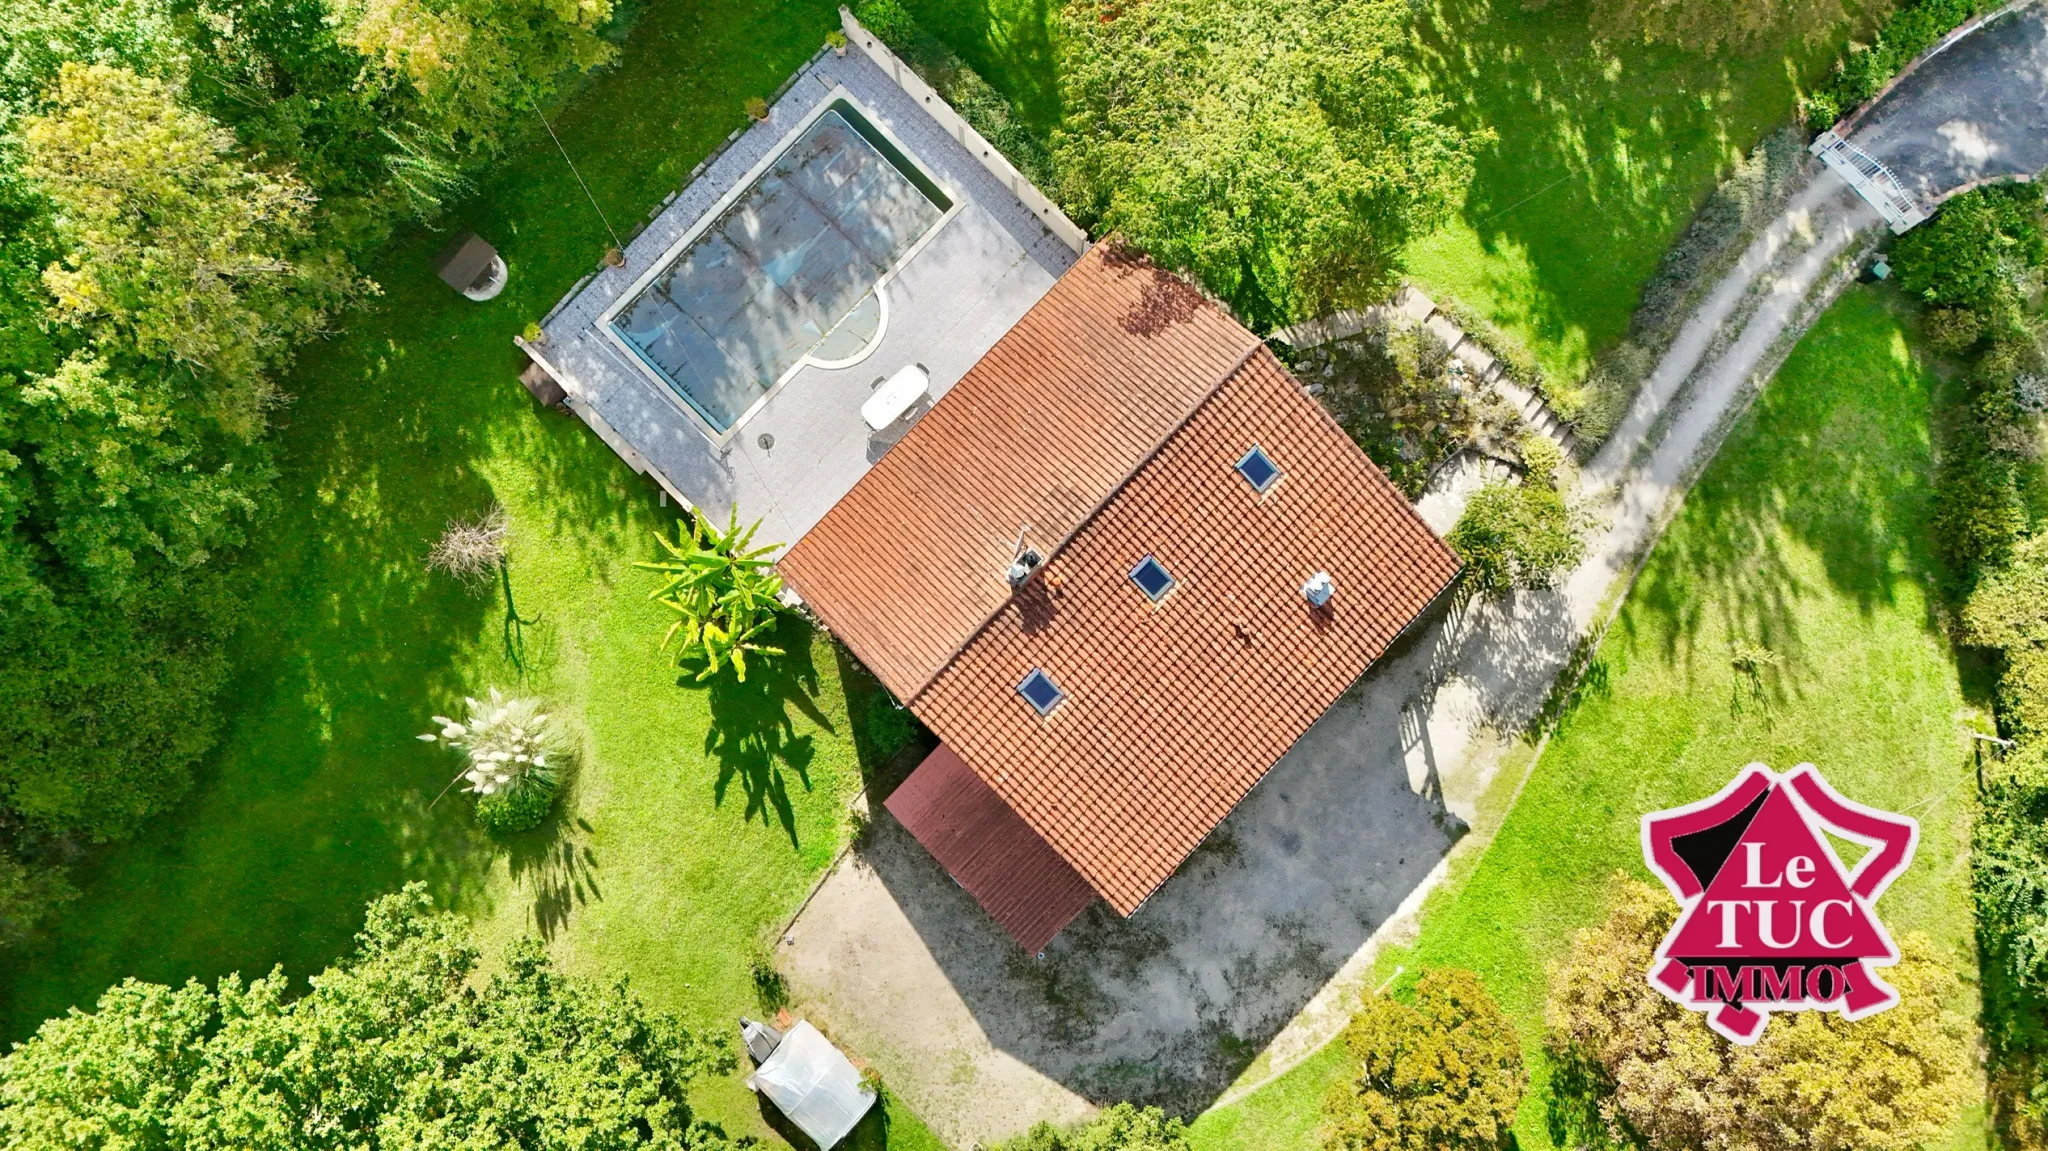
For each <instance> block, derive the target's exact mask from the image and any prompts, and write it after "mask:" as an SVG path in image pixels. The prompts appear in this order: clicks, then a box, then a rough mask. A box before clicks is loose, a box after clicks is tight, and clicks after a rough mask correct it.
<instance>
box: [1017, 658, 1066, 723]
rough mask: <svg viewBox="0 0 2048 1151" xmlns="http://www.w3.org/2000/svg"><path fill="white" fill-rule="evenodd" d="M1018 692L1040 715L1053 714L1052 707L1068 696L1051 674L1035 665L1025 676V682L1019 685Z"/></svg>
mask: <svg viewBox="0 0 2048 1151" xmlns="http://www.w3.org/2000/svg"><path fill="white" fill-rule="evenodd" d="M1017 694H1018V695H1021V696H1023V697H1024V701H1025V702H1026V703H1029V704H1030V705H1031V706H1032V707H1034V708H1036V709H1038V714H1040V715H1051V714H1052V709H1053V708H1056V707H1058V706H1059V705H1060V701H1061V700H1063V699H1065V698H1067V693H1066V692H1063V691H1061V690H1060V685H1058V684H1056V683H1054V682H1053V681H1052V677H1051V676H1049V675H1047V674H1045V672H1043V671H1041V670H1039V669H1038V668H1035V667H1034V668H1032V669H1031V674H1030V675H1027V676H1025V677H1024V682H1022V683H1020V684H1018V685H1017Z"/></svg>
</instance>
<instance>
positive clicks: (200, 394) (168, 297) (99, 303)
mask: <svg viewBox="0 0 2048 1151" xmlns="http://www.w3.org/2000/svg"><path fill="white" fill-rule="evenodd" d="M51 105H52V107H51V110H50V112H49V113H48V114H46V115H42V116H37V117H33V118H31V119H30V120H29V121H28V122H27V124H26V125H25V127H24V129H23V132H22V138H23V140H24V142H25V143H26V145H27V152H26V158H27V166H26V171H27V174H28V175H29V177H30V178H31V179H33V180H35V181H36V182H37V183H38V184H39V185H40V186H41V188H42V190H43V191H44V192H46V193H47V194H48V195H49V197H50V199H51V201H52V202H53V203H54V205H55V207H56V217H55V219H56V230H57V235H58V237H59V240H60V242H61V244H62V247H63V256H62V258H61V260H59V261H58V262H56V263H52V264H51V265H50V266H49V267H48V268H46V269H45V270H44V272H43V282H44V284H45V285H46V286H47V287H48V289H49V291H50V293H51V295H52V296H54V297H55V298H56V310H57V312H58V314H59V315H61V316H63V317H65V318H66V319H68V320H70V321H71V322H72V323H75V324H79V325H81V326H83V325H88V324H89V325H92V326H93V334H94V336H95V342H96V343H98V344H100V345H101V346H103V347H105V346H108V345H109V344H112V345H113V346H115V347H117V348H120V349H122V350H126V351H132V352H133V353H134V354H135V355H136V356H139V357H141V358H143V359H145V360H158V359H162V360H168V361H169V362H170V363H171V364H173V365H175V366H176V367H177V368H178V369H181V370H182V371H184V372H188V373H190V375H191V376H192V377H193V380H194V384H195V391H196V393H197V396H196V398H197V399H198V402H199V404H200V407H201V408H202V410H203V411H204V413H205V414H206V415H207V416H208V417H209V418H210V419H211V420H212V421H213V423H214V424H215V425H217V426H218V427H220V428H221V429H222V430H224V431H226V432H228V433H229V434H231V435H234V436H236V437H238V438H240V439H242V440H245V441H246V440H251V439H254V438H255V437H256V435H257V434H258V433H259V432H261V431H262V429H263V426H264V412H265V409H266V408H267V407H268V406H269V405H270V403H271V401H272V389H271V385H270V383H269V381H268V380H266V379H265V378H264V369H265V368H267V367H269V366H272V365H274V364H275V363H276V362H278V361H279V360H280V359H282V358H283V356H284V355H285V354H287V353H288V352H289V350H290V349H291V347H292V346H293V345H294V344H296V343H297V342H298V341H300V340H303V339H305V338H306V337H308V336H310V335H312V334H314V333H316V332H318V331H320V330H321V327H322V325H323V323H324V320H325V316H326V312H327V310H328V309H329V308H330V307H332V306H333V305H335V304H337V303H338V302H340V301H341V300H342V299H343V298H345V297H346V296H348V295H349V294H350V293H351V292H353V291H356V290H358V289H360V287H361V286H362V285H361V282H360V281H358V280H357V279H356V278H355V277H354V276H353V274H352V273H351V272H350V271H349V270H348V269H347V267H346V265H345V264H342V263H341V262H340V261H338V260H337V259H335V258H331V257H320V256H317V255H313V254H311V253H306V252H303V251H301V250H300V243H299V241H300V240H301V238H302V237H303V235H304V233H305V229H306V220H307V216H308V214H309V213H310V212H311V210H312V207H313V197H312V194H311V193H310V192H309V191H308V190H307V189H306V187H305V185H304V184H302V183H300V182H299V180H298V179H297V178H296V177H295V176H292V175H291V174H290V173H288V172H262V171H258V170H257V169H255V168H254V167H252V166H250V165H249V164H247V163H246V162H244V161H243V160H241V159H240V158H239V157H238V156H237V155H236V153H235V150H234V136H233V134H232V133H229V132H227V131H225V130H223V129H221V128H220V127H219V126H217V125H215V124H214V123H213V122H212V121H211V120H208V119H207V118H206V117H204V116H202V115H200V114H198V113H196V112H193V111H191V110H189V109H187V108H185V107H184V106H183V105H181V104H180V103H179V102H178V100H177V99H176V94H175V93H174V92H173V91H172V90H171V89H170V88H168V87H167V86H166V85H165V84H164V83H163V82H162V81H159V80H154V79H150V78H148V77H144V76H138V75H136V74H135V73H133V72H130V71H127V70H125V69H122V68H115V67H110V66H108V65H104V64H90V65H86V64H78V63H74V62H66V63H65V64H64V66H63V68H62V70H61V71H60V72H59V74H58V79H57V86H56V89H55V91H54V92H53V93H52V95H51ZM300 255H304V256H307V257H309V259H308V261H305V262H298V261H295V260H294V258H293V257H294V256H300Z"/></svg>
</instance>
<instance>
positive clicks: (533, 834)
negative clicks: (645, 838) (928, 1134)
mask: <svg viewBox="0 0 2048 1151" xmlns="http://www.w3.org/2000/svg"><path fill="white" fill-rule="evenodd" d="M570 800H571V796H570V795H569V794H568V793H567V792H566V791H565V793H564V794H563V796H562V798H561V799H560V800H558V801H557V802H556V804H555V806H554V809H553V810H552V811H550V812H548V817H547V818H546V819H544V820H542V821H541V823H540V826H538V827H535V828H532V829H531V830H528V831H521V832H517V833H514V834H512V835H506V836H501V837H499V839H500V842H501V843H503V845H504V847H505V861H506V864H507V866H508V867H509V869H510V870H511V873H512V881H513V883H514V884H515V885H517V887H518V888H519V890H521V891H523V892H527V893H528V894H529V895H530V896H531V898H532V900H533V904H532V907H531V908H530V909H529V912H528V922H529V924H530V925H531V926H532V928H533V930H534V931H536V932H538V933H539V934H540V937H541V938H542V939H546V940H550V941H552V940H553V939H554V938H555V934H556V933H557V932H559V931H561V930H562V929H563V928H564V927H566V926H568V923H569V917H570V916H571V915H573V914H575V912H576V911H577V910H578V909H579V908H582V907H584V906H586V905H588V904H592V903H599V902H602V901H603V899H604V889H603V888H602V887H600V886H598V882H597V871H598V864H597V852H596V851H594V850H593V849H592V848H591V846H590V834H591V832H592V831H593V830H595V829H594V828H592V827H591V826H590V821H589V820H586V819H584V818H583V817H581V816H578V815H572V814H570V813H571V812H572V811H574V810H575V804H573V803H572V802H570Z"/></svg>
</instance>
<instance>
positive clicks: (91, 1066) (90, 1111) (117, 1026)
mask: <svg viewBox="0 0 2048 1151" xmlns="http://www.w3.org/2000/svg"><path fill="white" fill-rule="evenodd" d="M219 1023H220V1011H219V1005H218V1002H217V1000H216V999H215V997H214V995H213V993H212V992H210V991H208V990H207V989H206V988H205V987H202V986H200V985H199V984H198V983H196V982H194V983H187V984H186V985H185V986H183V987H181V988H178V989H176V990H173V989H171V988H169V987H164V986H162V985H160V984H154V983H143V982H140V981H138V980H134V979H129V980H126V981H124V982H122V983H121V984H120V985H119V986H116V987H111V988H109V989H107V991H106V993H105V994H103V995H101V996H100V999H99V1003H98V1005H97V1007H96V1009H95V1010H94V1011H93V1012H92V1013H90V1014H87V1013H85V1012H82V1011H79V1010H77V1009H76V1008H74V1009H73V1010H72V1011H71V1013H70V1014H68V1015H64V1016H60V1017H58V1018H56V1019H52V1020H50V1021H48V1022H46V1023H44V1024H43V1025H42V1027H41V1028H40V1029H38V1030H37V1032H36V1035H35V1038H33V1039H31V1040H29V1041H28V1042H27V1043H24V1044H22V1045H20V1046H18V1047H16V1048H15V1049H14V1052H13V1053H12V1054H10V1055H9V1056H7V1057H6V1058H5V1059H0V1142H4V1143H5V1144H6V1145H7V1146H9V1147H15V1148H21V1149H22V1151H46V1149H47V1151H56V1149H58V1148H67V1149H68V1148H80V1149H87V1148H90V1149H95V1151H98V1149H105V1151H168V1149H169V1148H172V1147H176V1146H178V1145H179V1143H178V1141H177V1140H176V1138H175V1135H174V1134H173V1131H172V1125H173V1113H174V1112H175V1111H176V1110H177V1108H178V1105H179V1103H180V1102H181V1101H182V1100H183V1099H184V1098H185V1097H186V1095H187V1094H188V1093H190V1091H191V1089H192V1084H193V1083H194V1082H195V1081H196V1080H197V1079H198V1078H199V1076H200V1073H201V1069H202V1068H203V1067H204V1066H205V1063H206V1046H207V1036H208V1035H210V1034H212V1032H213V1031H214V1030H215V1029H216V1028H217V1027H218V1026H219Z"/></svg>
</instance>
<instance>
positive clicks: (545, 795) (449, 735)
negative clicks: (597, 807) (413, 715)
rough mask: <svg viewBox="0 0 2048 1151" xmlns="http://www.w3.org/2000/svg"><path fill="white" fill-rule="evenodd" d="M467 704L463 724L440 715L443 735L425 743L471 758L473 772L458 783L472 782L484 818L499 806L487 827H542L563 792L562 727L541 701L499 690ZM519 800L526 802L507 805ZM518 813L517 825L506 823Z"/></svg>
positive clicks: (467, 769)
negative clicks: (490, 807)
mask: <svg viewBox="0 0 2048 1151" xmlns="http://www.w3.org/2000/svg"><path fill="white" fill-rule="evenodd" d="M463 702H464V703H465V704H467V705H468V708H469V711H468V714H467V715H466V716H465V718H464V719H463V720H462V721H460V722H458V721H456V720H453V719H450V718H448V717H447V716H445V715H437V716H435V717H434V722H435V723H438V724H440V725H441V729H440V730H439V731H430V732H427V733H426V734H424V735H422V736H420V738H421V739H422V740H425V741H427V742H428V743H439V744H445V745H447V746H448V747H452V748H454V749H456V750H457V751H460V752H462V753H463V754H464V755H465V756H467V757H468V759H469V766H467V767H465V768H464V769H463V770H462V773H461V774H460V775H458V776H456V779H457V780H463V781H467V782H468V785H469V787H468V790H469V791H471V792H474V793H475V794H476V795H477V796H478V797H479V798H478V811H479V814H480V815H482V814H483V807H484V805H485V804H487V803H493V801H494V800H495V801H497V802H495V803H494V804H493V816H492V817H491V818H486V819H485V822H486V823H487V824H489V825H491V826H492V827H494V828H495V829H497V830H501V831H516V830H522V829H523V828H525V827H532V826H533V825H534V824H536V823H539V822H540V821H541V819H542V818H543V817H545V816H546V815H547V810H548V807H549V806H550V805H551V804H552V803H553V801H554V797H555V792H556V791H557V790H559V788H560V786H561V775H560V767H561V761H562V759H563V757H564V754H565V752H564V748H563V746H562V737H561V731H560V729H559V727H558V726H557V725H556V724H555V723H554V722H553V720H552V718H551V717H550V716H549V715H548V714H547V713H546V712H544V711H542V710H541V702H540V701H539V700H537V699H530V698H525V697H519V696H515V697H512V698H509V699H508V698H507V697H506V696H505V695H504V693H502V692H500V691H499V690H498V689H497V688H495V687H494V688H492V689H491V697H490V699H489V700H479V699H473V698H471V699H464V700H463ZM452 785H453V784H452V783H451V786H452ZM514 797H517V798H518V799H519V800H520V801H521V802H519V803H517V804H507V803H506V802H504V801H507V800H510V799H513V798H514ZM513 811H516V812H517V813H518V818H517V819H512V820H509V821H508V820H507V819H505V818H502V817H500V816H502V814H504V813H506V812H513ZM508 823H518V824H520V825H521V826H520V827H512V826H509V825H507V824H508ZM501 825H506V826H501Z"/></svg>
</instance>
